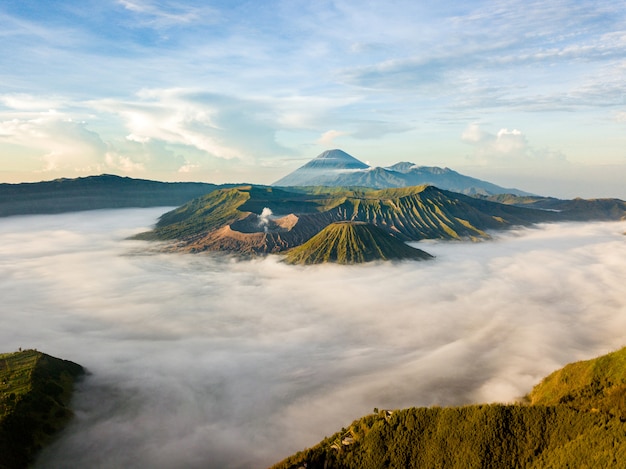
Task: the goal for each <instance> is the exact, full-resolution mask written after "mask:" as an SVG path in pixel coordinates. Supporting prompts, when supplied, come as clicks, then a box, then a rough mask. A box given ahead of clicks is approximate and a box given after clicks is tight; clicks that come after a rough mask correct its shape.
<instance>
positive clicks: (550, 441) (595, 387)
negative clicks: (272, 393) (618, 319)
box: [273, 348, 626, 469]
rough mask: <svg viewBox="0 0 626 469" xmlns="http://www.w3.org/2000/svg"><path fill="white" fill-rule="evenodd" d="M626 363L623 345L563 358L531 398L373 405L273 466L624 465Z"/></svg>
mask: <svg viewBox="0 0 626 469" xmlns="http://www.w3.org/2000/svg"><path fill="white" fill-rule="evenodd" d="M625 363H626V348H624V349H622V350H619V351H617V352H614V353H612V354H609V355H606V356H603V357H600V358H597V359H594V360H589V361H586V362H580V363H575V364H571V365H568V366H566V367H565V368H563V369H562V370H559V371H557V372H555V373H553V374H552V375H550V376H548V377H547V378H546V379H545V380H544V381H543V382H542V383H540V384H539V385H537V386H536V387H535V388H534V389H533V391H532V392H531V394H530V397H529V399H530V402H531V404H530V405H522V404H518V405H502V404H491V405H472V406H465V407H444V408H441V407H435V408H424V407H421V408H410V409H403V410H397V411H381V412H377V411H376V409H375V411H376V412H375V413H374V414H373V415H368V416H366V417H363V418H361V419H359V420H356V421H354V422H353V423H352V424H351V425H350V426H349V427H348V428H347V429H343V430H341V431H340V432H337V433H335V434H334V435H332V436H331V437H329V438H326V439H324V440H323V441H322V442H321V443H319V444H318V445H316V446H314V447H312V448H309V449H306V450H304V451H301V452H299V453H297V454H295V455H293V456H290V457H289V458H287V459H285V460H284V461H282V462H280V463H278V464H276V465H275V466H273V469H295V468H299V467H307V469H316V468H320V469H321V468H326V467H333V468H378V467H397V468H400V467H401V468H425V469H426V468H429V469H430V468H442V469H443V468H446V469H447V468H452V469H455V468H459V469H461V468H464V469H467V468H470V469H471V468H484V469H487V468H520V469H522V468H533V469H540V468H549V467H552V468H557V467H558V468H561V467H571V468H574V467H576V468H578V467H581V468H582V467H585V468H598V469H600V468H608V467H615V468H618V467H623V466H624V462H625V461H626V414H625V413H624V408H625V406H624V402H625V400H626V386H625V383H626V380H625V372H624V369H625V367H624V364H625Z"/></svg>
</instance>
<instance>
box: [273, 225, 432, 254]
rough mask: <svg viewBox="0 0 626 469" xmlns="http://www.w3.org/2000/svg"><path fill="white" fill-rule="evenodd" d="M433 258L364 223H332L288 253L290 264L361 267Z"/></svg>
mask: <svg viewBox="0 0 626 469" xmlns="http://www.w3.org/2000/svg"><path fill="white" fill-rule="evenodd" d="M430 258H432V256H431V255H429V254H427V253H425V252H424V251H422V250H420V249H415V248H412V247H410V246H407V245H406V244H404V243H403V242H402V241H399V240H398V239H396V238H394V237H392V236H391V235H389V234H388V233H387V232H385V231H383V230H382V229H380V228H378V227H376V226H374V225H371V224H369V223H363V222H339V223H332V224H330V225H328V226H327V227H326V228H324V229H323V230H322V231H320V232H319V233H318V234H316V235H315V236H313V238H311V239H310V240H308V241H307V242H306V243H304V244H302V245H300V246H298V247H295V248H293V249H291V250H290V251H288V252H287V255H286V257H285V261H286V262H288V263H290V264H321V263H324V262H335V263H338V264H358V263H362V262H370V261H375V260H393V259H395V260H401V259H413V260H424V259H430Z"/></svg>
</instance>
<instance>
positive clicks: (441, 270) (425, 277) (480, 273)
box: [0, 209, 626, 468]
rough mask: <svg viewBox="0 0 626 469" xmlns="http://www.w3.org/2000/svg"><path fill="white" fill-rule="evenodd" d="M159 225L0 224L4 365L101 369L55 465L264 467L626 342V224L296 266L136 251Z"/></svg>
mask: <svg viewBox="0 0 626 469" xmlns="http://www.w3.org/2000/svg"><path fill="white" fill-rule="evenodd" d="M161 213H162V211H161V210H159V209H147V210H111V211H98V212H93V213H89V212H83V213H74V214H66V215H58V216H28V217H9V218H7V219H5V220H3V221H2V223H1V224H0V265H2V266H3V269H2V270H0V280H1V281H0V298H2V304H3V317H2V326H3V327H2V328H0V343H2V344H3V347H5V349H4V351H11V350H16V349H17V348H18V347H22V348H24V347H36V348H38V349H39V350H42V351H44V352H47V353H51V354H53V355H57V356H60V357H63V358H66V359H71V360H74V361H77V362H79V363H81V364H83V365H85V366H86V367H88V369H89V371H90V372H91V374H90V375H89V376H87V377H86V379H85V380H84V381H83V382H82V383H81V384H80V385H79V386H78V389H77V393H76V395H75V399H74V402H73V405H74V406H75V409H76V416H75V418H74V419H73V421H72V422H71V423H70V426H69V427H68V429H67V431H65V432H64V433H63V435H61V436H60V438H59V439H58V440H56V441H55V442H54V444H53V445H52V446H51V447H49V448H47V449H46V450H44V451H45V452H44V453H43V454H42V455H41V459H40V461H39V465H40V466H41V467H42V468H46V467H98V466H107V467H155V468H161V467H163V468H165V467H267V466H269V465H270V464H272V463H274V462H277V460H279V459H280V458H282V457H284V456H286V455H287V454H289V453H291V452H295V451H297V450H299V449H302V448H304V447H305V446H310V445H312V444H314V443H316V442H317V441H319V440H321V439H322V438H323V437H324V436H325V435H329V434H331V433H332V432H334V431H338V430H339V429H340V428H341V427H343V426H346V425H348V424H349V423H350V422H351V421H352V420H353V419H355V418H357V417H359V416H361V415H363V414H366V413H369V412H371V410H372V408H374V407H380V408H399V407H406V406H413V405H417V406H421V405H433V404H439V405H447V404H467V403H471V402H485V401H492V400H501V401H511V400H514V399H516V398H518V397H521V396H522V395H524V394H525V393H527V392H528V391H529V390H530V389H531V387H532V386H533V385H534V384H536V383H537V382H538V381H539V380H540V379H541V378H542V377H543V376H545V375H546V374H548V373H550V372H551V371H553V370H554V369H556V368H559V367H560V366H562V365H564V364H565V363H567V362H570V361H575V360H580V359H585V358H591V357H593V356H595V355H598V354H601V353H605V352H608V351H610V350H613V349H615V348H617V347H619V346H621V345H624V336H623V331H624V329H625V328H626V299H625V298H624V295H623V285H624V284H625V283H626V271H625V270H624V268H623V266H624V263H625V262H626V243H624V236H623V234H622V233H623V232H624V231H625V230H626V224H625V222H616V223H592V224H582V223H571V224H554V225H545V226H540V227H536V228H532V229H527V228H525V229H518V230H512V231H508V232H505V233H500V234H498V235H497V236H496V237H495V239H494V240H493V241H491V242H484V243H445V242H433V243H419V246H420V247H421V248H423V249H425V250H427V251H429V252H432V253H433V254H435V255H436V256H437V257H436V259H435V260H434V261H432V262H422V263H414V262H409V263H399V264H372V265H365V266H353V267H347V268H346V267H341V266H334V265H324V266H317V267H310V268H304V267H303V268H299V267H293V266H288V265H285V264H282V263H280V262H277V259H276V258H275V257H270V258H267V259H263V260H257V261H246V262H241V261H236V260H233V259H229V258H223V257H221V256H215V255H211V254H208V255H179V254H163V253H152V254H151V253H150V252H148V251H146V250H145V249H146V247H147V246H150V245H148V244H146V243H141V242H136V241H125V240H124V238H125V237H127V236H129V235H131V234H132V233H135V232H137V231H141V230H143V229H146V228H147V227H149V226H150V225H151V224H153V223H154V222H155V221H156V219H157V217H158V216H159V215H160V214H161ZM381 312H384V313H385V314H381ZM303 422H305V423H306V424H303Z"/></svg>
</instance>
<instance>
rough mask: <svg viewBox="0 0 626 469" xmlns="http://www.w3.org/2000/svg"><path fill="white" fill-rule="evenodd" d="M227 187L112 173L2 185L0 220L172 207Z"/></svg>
mask: <svg viewBox="0 0 626 469" xmlns="http://www.w3.org/2000/svg"><path fill="white" fill-rule="evenodd" d="M226 186H228V185H226ZM226 186H218V185H215V184H209V183H202V182H161V181H152V180H149V179H133V178H129V177H122V176H116V175H113V174H101V175H98V176H86V177H80V178H73V179H69V178H60V179H54V180H51V181H42V182H24V183H19V184H6V183H2V184H0V217H6V216H11V215H34V214H54V213H65V212H75V211H84V210H98V209H105V208H128V207H160V206H170V207H171V206H177V205H181V204H184V203H185V202H187V201H189V200H192V199H195V198H197V197H199V196H201V195H203V194H206V193H208V192H211V191H213V190H214V189H216V188H219V187H226ZM231 186H232V185H231Z"/></svg>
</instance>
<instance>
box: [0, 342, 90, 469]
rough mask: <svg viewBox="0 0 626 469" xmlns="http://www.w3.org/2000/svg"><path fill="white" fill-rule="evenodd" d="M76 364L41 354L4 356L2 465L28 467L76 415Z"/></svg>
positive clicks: (0, 359)
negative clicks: (70, 405)
mask: <svg viewBox="0 0 626 469" xmlns="http://www.w3.org/2000/svg"><path fill="white" fill-rule="evenodd" d="M83 373H84V370H83V368H82V367H81V366H80V365H77V364H76V363H72V362H69V361H66V360H60V359H58V358H54V357H51V356H49V355H46V354H44V353H41V352H38V351H36V350H25V351H20V352H16V353H8V354H0V467H1V468H3V469H4V468H23V467H26V466H27V465H28V464H29V463H30V462H31V461H32V460H33V458H34V455H35V454H36V452H37V451H38V450H39V449H40V448H41V447H42V445H43V444H45V443H46V442H47V441H48V440H49V439H50V437H51V436H52V435H53V434H54V433H55V432H56V431H58V430H59V429H60V428H61V427H62V426H63V425H64V424H65V423H66V422H67V421H68V420H69V418H70V417H71V415H72V413H71V411H70V410H69V409H68V408H67V403H68V402H69V399H70V396H71V392H72V389H73V383H74V380H75V379H76V378H77V377H78V376H80V375H81V374H83Z"/></svg>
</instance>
